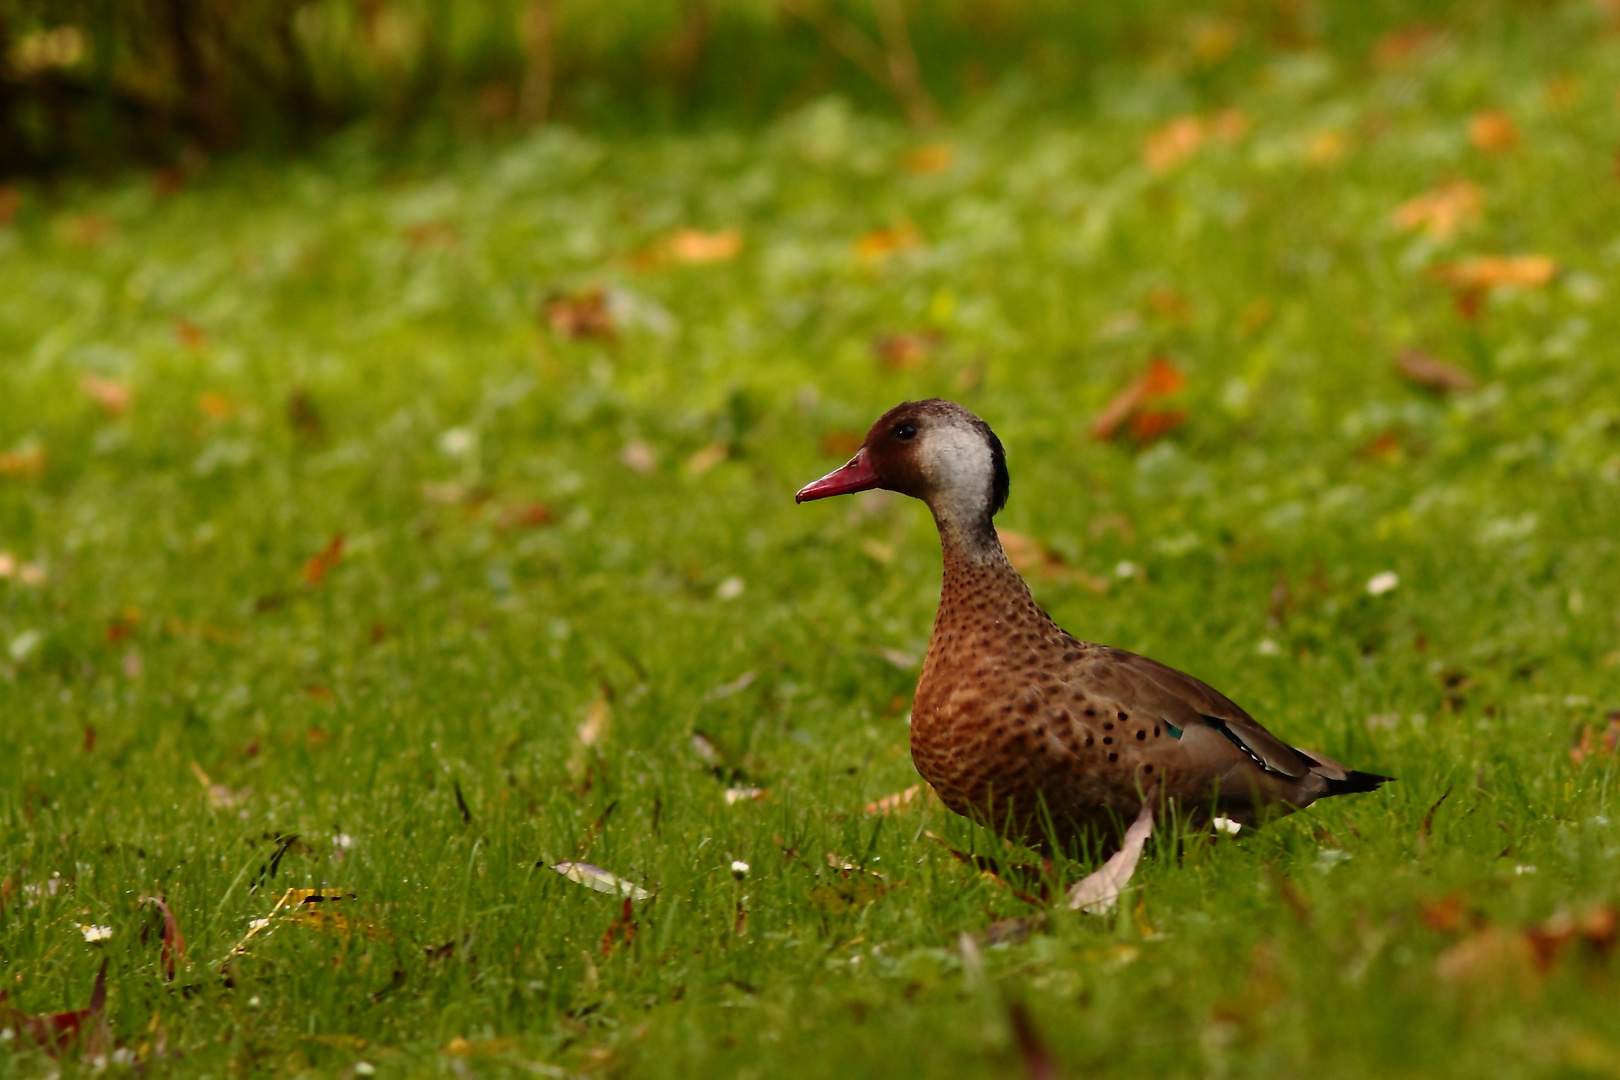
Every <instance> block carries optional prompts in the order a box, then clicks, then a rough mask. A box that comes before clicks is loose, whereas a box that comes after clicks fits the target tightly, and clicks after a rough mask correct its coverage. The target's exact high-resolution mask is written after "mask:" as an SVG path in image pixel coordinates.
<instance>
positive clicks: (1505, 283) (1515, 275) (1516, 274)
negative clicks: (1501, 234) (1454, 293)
mask: <svg viewBox="0 0 1620 1080" xmlns="http://www.w3.org/2000/svg"><path fill="white" fill-rule="evenodd" d="M1557 273H1558V264H1557V263H1556V262H1554V261H1553V260H1552V259H1550V258H1548V257H1547V256H1545V255H1480V256H1478V257H1476V258H1472V259H1464V260H1462V261H1461V262H1455V263H1447V264H1444V265H1442V266H1439V267H1437V268H1436V270H1435V274H1436V276H1438V277H1439V278H1440V280H1442V281H1444V282H1446V283H1448V284H1450V285H1453V286H1456V287H1457V288H1459V289H1475V290H1487V289H1499V288H1520V289H1533V288H1539V287H1540V286H1543V285H1546V284H1547V283H1548V282H1550V281H1552V279H1553V277H1554V275H1556V274H1557Z"/></svg>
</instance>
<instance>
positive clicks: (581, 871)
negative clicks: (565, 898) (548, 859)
mask: <svg viewBox="0 0 1620 1080" xmlns="http://www.w3.org/2000/svg"><path fill="white" fill-rule="evenodd" d="M551 868H552V869H553V870H555V871H557V873H559V874H561V875H562V876H563V877H565V878H567V879H568V880H569V881H572V882H576V883H577V884H580V885H583V886H585V887H586V888H588V889H594V890H596V891H597V892H601V893H612V894H613V895H615V896H623V897H625V898H627V899H630V900H647V899H650V898H651V897H652V893H650V892H648V891H647V890H646V889H643V888H642V887H641V886H639V885H636V884H635V883H633V882H630V881H626V880H625V879H624V878H622V877H619V876H618V875H617V874H613V873H609V872H608V871H606V870H604V869H602V868H601V867H600V866H592V865H591V864H590V863H584V862H560V863H556V864H554V865H553V866H552V867H551Z"/></svg>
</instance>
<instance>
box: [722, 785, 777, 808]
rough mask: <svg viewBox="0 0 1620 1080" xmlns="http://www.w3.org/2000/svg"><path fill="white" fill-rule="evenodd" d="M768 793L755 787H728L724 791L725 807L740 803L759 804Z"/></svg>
mask: <svg viewBox="0 0 1620 1080" xmlns="http://www.w3.org/2000/svg"><path fill="white" fill-rule="evenodd" d="M769 794H770V792H768V791H766V790H765V789H764V788H757V787H729V788H726V791H725V799H726V805H727V806H735V805H737V804H738V803H740V802H761V801H763V800H764V799H765V798H766V797H767V796H768V795H769Z"/></svg>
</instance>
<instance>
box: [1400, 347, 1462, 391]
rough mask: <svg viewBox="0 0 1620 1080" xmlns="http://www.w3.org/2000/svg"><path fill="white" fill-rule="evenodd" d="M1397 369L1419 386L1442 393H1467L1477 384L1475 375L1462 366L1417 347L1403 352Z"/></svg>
mask: <svg viewBox="0 0 1620 1080" xmlns="http://www.w3.org/2000/svg"><path fill="white" fill-rule="evenodd" d="M1395 370H1397V371H1399V372H1400V373H1401V374H1402V375H1404V376H1406V377H1407V378H1408V379H1410V380H1411V381H1412V382H1415V383H1417V384H1418V385H1419V386H1426V387H1428V388H1429V389H1430V390H1438V391H1440V392H1441V393H1452V392H1456V393H1459V394H1466V393H1468V392H1469V391H1470V390H1473V389H1474V387H1475V386H1476V385H1477V384H1476V383H1475V381H1474V377H1473V376H1472V375H1470V374H1468V372H1466V371H1464V370H1463V369H1462V368H1460V367H1457V366H1456V365H1455V364H1448V363H1446V362H1445V361H1444V360H1437V359H1435V358H1434V357H1432V356H1430V355H1428V354H1427V353H1422V352H1419V351H1418V350H1416V349H1407V350H1406V351H1405V352H1403V353H1401V355H1400V356H1399V357H1398V358H1397V359H1396V361H1395Z"/></svg>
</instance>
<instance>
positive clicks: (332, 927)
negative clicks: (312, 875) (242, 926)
mask: <svg viewBox="0 0 1620 1080" xmlns="http://www.w3.org/2000/svg"><path fill="white" fill-rule="evenodd" d="M295 840H297V837H296V836H293V837H289V838H288V841H287V842H288V843H290V842H291V841H295ZM354 899H355V894H354V893H352V892H347V891H345V890H343V889H333V888H321V889H288V890H287V891H286V892H284V893H282V894H281V896H280V897H278V898H277V900H276V904H275V906H274V907H272V908H271V909H270V914H268V915H266V916H265V917H264V918H262V919H254V920H253V921H252V923H250V924H249V926H248V932H247V934H245V935H244V936H243V938H242V940H241V941H239V942H237V943H236V946H235V947H234V948H232V949H231V951H230V953H229V954H228V956H233V957H234V956H245V955H247V943H248V942H249V941H250V940H252V939H253V938H255V937H257V936H258V935H259V934H261V933H262V934H266V935H268V934H270V933H272V932H274V930H275V929H276V927H277V926H280V925H284V924H285V925H294V926H302V927H304V928H305V929H309V930H315V931H318V932H320V933H324V934H335V935H337V936H340V937H348V936H350V935H351V934H353V933H354V932H355V931H356V930H358V931H360V932H361V933H363V934H364V935H365V936H366V937H368V938H372V939H373V940H377V941H384V942H391V941H393V940H394V935H393V934H392V933H391V932H389V931H388V930H387V929H386V928H383V927H380V926H376V925H374V924H372V923H369V922H366V921H365V920H363V919H354V918H351V917H350V916H348V915H346V914H344V913H343V912H342V911H341V910H340V909H339V907H338V905H340V904H343V903H345V902H346V901H351V900H354ZM278 916H279V919H278Z"/></svg>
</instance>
